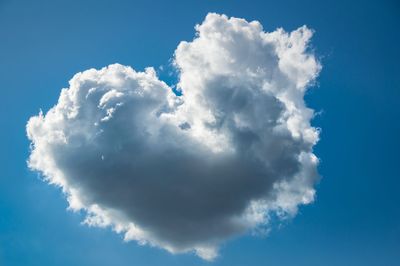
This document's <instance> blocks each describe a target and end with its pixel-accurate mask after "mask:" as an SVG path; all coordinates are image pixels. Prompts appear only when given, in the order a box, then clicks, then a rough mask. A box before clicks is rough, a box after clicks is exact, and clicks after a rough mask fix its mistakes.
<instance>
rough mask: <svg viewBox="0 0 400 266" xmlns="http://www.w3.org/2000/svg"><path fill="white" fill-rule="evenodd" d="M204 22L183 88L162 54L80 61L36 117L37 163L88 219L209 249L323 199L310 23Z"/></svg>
mask: <svg viewBox="0 0 400 266" xmlns="http://www.w3.org/2000/svg"><path fill="white" fill-rule="evenodd" d="M196 30H197V35H196V37H195V39H194V40H193V41H192V42H181V43H180V44H179V46H178V48H177V49H176V51H175V55H174V65H175V67H176V68H177V69H178V71H179V73H180V75H179V83H178V84H177V87H178V88H179V89H180V91H181V95H180V94H178V95H177V94H175V93H174V92H173V90H172V88H171V87H169V86H168V85H167V84H165V83H164V82H162V81H160V80H159V79H158V78H157V76H156V73H155V71H154V69H153V68H148V69H146V71H145V72H136V71H135V70H133V69H132V68H130V67H127V66H122V65H119V64H114V65H110V66H108V67H105V68H103V69H101V70H95V69H90V70H87V71H84V72H82V73H78V74H76V75H75V76H74V77H73V78H72V80H71V81H70V87H69V88H67V89H63V90H62V92H61V95H60V98H59V100H58V103H57V104H56V105H55V106H54V107H53V108H52V109H50V110H49V111H48V112H47V113H46V114H45V115H43V114H42V113H40V114H39V115H38V116H34V117H32V118H30V120H29V122H28V124H27V132H28V137H29V139H30V140H31V141H32V151H31V155H30V158H29V166H30V167H31V169H34V170H38V171H40V172H42V174H43V175H44V176H45V179H46V180H47V181H48V182H49V183H51V184H55V185H57V186H60V187H62V189H63V191H64V192H65V194H66V195H67V198H68V201H69V204H70V208H71V209H73V210H81V209H83V210H85V211H86V212H87V218H86V221H85V222H86V223H87V224H89V225H94V226H111V227H112V228H113V229H114V230H115V231H117V232H121V233H123V234H124V236H125V239H126V240H137V241H139V243H143V244H144V243H148V244H150V245H155V246H160V247H163V248H165V249H167V250H169V251H171V252H174V253H176V252H187V251H192V250H194V251H195V252H196V253H197V254H198V255H199V256H201V257H202V258H204V259H209V260H211V259H213V258H214V257H215V256H216V255H217V248H218V244H219V243H220V242H221V241H223V240H225V239H228V238H230V237H232V236H235V235H238V234H243V233H245V232H247V231H249V230H251V229H257V228H260V227H264V228H265V227H267V228H268V219H269V216H270V214H271V213H276V214H278V216H282V215H283V216H284V215H294V214H295V213H296V211H297V207H298V205H299V204H307V203H309V202H311V201H312V200H313V198H314V193H315V191H314V188H313V186H314V184H315V182H316V180H317V179H318V174H317V170H316V168H317V164H318V159H317V158H316V156H315V155H314V154H313V152H312V148H313V146H314V145H315V144H316V142H317V141H318V130H317V129H316V128H313V127H312V126H311V125H310V120H311V119H312V117H313V110H311V109H309V108H307V107H306V106H305V103H304V99H303V98H304V93H305V91H306V88H307V86H308V85H309V84H310V83H311V82H313V81H314V80H315V78H316V77H317V75H318V72H319V70H320V65H319V63H318V62H317V60H316V59H315V57H314V55H313V54H312V52H311V51H309V50H308V49H307V44H308V41H309V39H310V37H311V35H312V32H311V31H310V30H309V29H307V28H306V27H301V28H299V29H298V30H296V31H293V32H291V33H290V34H289V33H286V32H285V31H283V30H282V29H278V30H276V31H274V32H271V33H267V32H264V31H263V29H262V26H261V25H260V23H258V22H257V21H253V22H247V21H245V20H243V19H237V18H228V17H226V16H225V15H218V14H209V15H207V17H206V18H205V20H204V22H203V23H202V24H201V25H197V26H196Z"/></svg>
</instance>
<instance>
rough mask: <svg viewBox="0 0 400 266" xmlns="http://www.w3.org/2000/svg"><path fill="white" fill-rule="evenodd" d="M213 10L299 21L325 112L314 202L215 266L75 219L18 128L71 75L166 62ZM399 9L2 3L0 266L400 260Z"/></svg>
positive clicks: (270, 24) (265, 20) (382, 4)
mask: <svg viewBox="0 0 400 266" xmlns="http://www.w3.org/2000/svg"><path fill="white" fill-rule="evenodd" d="M208 12H218V13H224V14H227V15H228V16H235V17H242V18H245V19H247V20H258V21H260V22H261V23H262V24H263V26H264V29H265V30H267V31H273V30H275V29H276V28H277V27H283V28H284V29H286V30H288V31H291V30H294V29H296V28H298V27H299V26H302V25H304V24H305V25H307V26H308V27H310V28H312V29H314V30H315V35H314V36H313V39H312V46H313V48H314V49H315V52H316V54H317V55H318V56H319V58H320V61H321V63H322V65H323V70H322V72H321V74H320V76H319V78H318V84H317V86H316V87H315V88H313V89H311V90H310V91H309V92H308V93H307V95H306V102H307V104H308V105H309V106H311V107H312V108H314V109H315V110H316V111H321V114H320V115H318V116H317V117H316V118H315V119H314V120H313V125H315V126H317V127H321V128H322V133H321V141H320V142H319V143H318V144H317V146H316V148H315V152H316V154H317V155H318V157H319V158H321V164H320V166H319V172H320V174H321V175H322V176H323V178H322V180H321V182H320V183H319V184H318V185H317V198H316V201H315V202H314V203H313V204H310V205H306V206H303V207H301V209H300V212H299V214H298V215H297V216H296V217H295V218H294V219H293V220H292V221H290V222H288V223H285V224H284V226H281V227H279V228H275V229H274V230H273V231H272V232H271V234H270V235H269V236H268V237H266V238H262V237H252V236H245V237H240V238H236V239H234V240H231V241H228V242H226V243H225V244H224V245H223V246H222V248H221V252H220V257H219V258H217V259H216V261H214V262H212V263H210V262H205V261H202V260H201V259H199V258H198V257H195V256H194V255H192V254H184V255H171V254H169V253H168V252H166V251H164V250H161V249H158V248H150V247H148V246H146V247H141V246H138V245H137V244H136V243H135V242H129V243H124V242H123V241H122V237H121V236H119V235H116V234H114V233H112V232H111V230H102V229H97V228H88V227H87V226H84V225H81V224H80V223H81V221H82V219H83V216H82V215H80V214H78V213H72V212H69V211H66V208H67V203H66V201H65V198H64V197H63V196H62V194H61V193H60V190H59V189H57V188H55V187H52V186H48V185H47V184H45V183H44V182H42V181H41V180H40V178H39V177H38V174H37V173H32V172H31V171H30V170H29V169H28V167H27V164H26V160H27V158H28V156H29V141H28V139H27V138H26V132H25V126H26V122H27V120H28V119H29V117H31V116H32V115H36V114H37V113H38V111H39V109H40V108H42V109H43V110H44V111H47V110H48V109H49V108H50V107H52V106H53V105H54V104H55V103H56V100H57V98H58V96H59V93H60V89H61V88H63V87H66V86H67V85H68V83H67V82H68V80H69V79H70V78H71V77H72V76H73V75H74V74H75V73H77V72H79V71H83V70H86V69H88V68H91V67H95V68H101V67H103V66H106V65H108V64H111V63H115V62H118V63H121V64H124V65H130V66H132V67H134V68H135V69H137V70H143V69H144V68H145V67H147V66H155V67H157V66H161V65H163V66H166V67H167V66H168V64H169V60H170V58H171V56H172V55H173V52H174V50H175V48H176V46H177V44H178V43H179V42H180V41H181V40H188V41H190V40H191V39H193V34H194V30H193V27H194V25H195V24H196V23H200V22H202V20H203V19H204V16H205V15H206V14H207V13H208ZM399 12H400V5H399V4H398V3H396V2H395V1H352V2H351V3H349V1H324V2H323V1H238V0H237V1H224V0H219V1H215V0H214V1H190V3H189V1H153V2H152V3H149V2H148V1H112V2H111V1H0V36H1V37H0V39H1V42H0V81H1V86H0V91H1V95H2V104H1V105H0V108H1V109H0V110H1V113H2V114H3V122H2V130H1V131H0V141H1V147H2V148H1V150H0V159H1V162H2V163H1V167H2V171H1V174H0V265H5V266H14V265H15V266H16V265H24V266H27V265H98V266H100V265H115V266H119V265H121V266H122V265H208V264H214V265H230V266H234V265H252V266H257V265H299V266H301V265H308V266H310V265H326V266H328V265H388V266H390V265H397V263H398V261H399V260H400V255H399V250H400V207H399V201H400V196H399V193H398V187H399V185H400V180H399V171H398V160H399V156H398V150H399V148H400V145H399V144H400V143H399V140H398V136H399V133H400V126H399V115H400V112H399V110H398V107H397V106H398V104H397V102H398V99H399V97H400V78H399V77H400V75H398V73H397V72H398V69H399V67H398V61H399V59H400V56H399V52H398V43H399V41H400V38H399V30H398V26H399V25H400V24H399V22H400V16H399ZM160 77H161V78H163V79H165V80H167V82H169V83H173V82H174V80H173V78H171V77H169V76H168V75H167V74H166V73H164V74H163V73H161V74H160Z"/></svg>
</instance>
